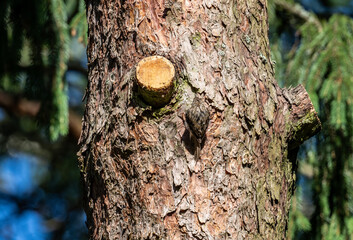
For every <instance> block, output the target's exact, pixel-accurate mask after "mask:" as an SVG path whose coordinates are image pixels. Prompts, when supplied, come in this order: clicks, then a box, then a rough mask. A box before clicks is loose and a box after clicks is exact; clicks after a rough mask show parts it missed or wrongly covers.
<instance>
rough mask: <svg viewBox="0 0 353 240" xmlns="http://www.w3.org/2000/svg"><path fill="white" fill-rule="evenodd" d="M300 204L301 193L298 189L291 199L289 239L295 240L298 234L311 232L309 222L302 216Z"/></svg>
mask: <svg viewBox="0 0 353 240" xmlns="http://www.w3.org/2000/svg"><path fill="white" fill-rule="evenodd" d="M300 202H302V191H301V189H300V188H298V189H297V191H296V192H295V194H294V196H293V198H292V204H291V211H290V214H289V227H288V237H289V238H290V239H295V238H296V234H297V233H298V232H308V231H310V230H311V224H310V221H309V219H308V218H307V217H306V216H305V215H304V214H303V212H302V210H301V206H300Z"/></svg>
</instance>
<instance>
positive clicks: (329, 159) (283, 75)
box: [270, 10, 353, 239]
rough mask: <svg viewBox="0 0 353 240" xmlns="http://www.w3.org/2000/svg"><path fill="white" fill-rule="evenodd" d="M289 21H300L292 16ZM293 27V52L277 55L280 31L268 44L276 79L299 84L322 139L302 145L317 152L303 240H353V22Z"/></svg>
mask: <svg viewBox="0 0 353 240" xmlns="http://www.w3.org/2000/svg"><path fill="white" fill-rule="evenodd" d="M289 11H290V10H289ZM308 14H309V13H308ZM278 16H279V15H278V14H277V15H276V17H278ZM292 17H293V18H296V17H298V16H297V15H296V13H294V12H293V16H292ZM299 17H301V16H299ZM277 22H278V19H277ZM296 23H297V24H296V25H292V26H291V27H292V28H295V29H296V33H297V34H298V33H299V34H300V39H296V41H295V44H294V45H293V46H292V49H291V51H289V52H285V51H283V48H282V49H281V44H282V43H281V41H280V37H278V36H280V35H281V31H282V33H283V31H285V30H283V29H282V30H281V29H280V28H278V27H277V28H276V29H275V30H273V31H274V32H276V35H274V36H275V37H274V38H272V42H273V46H275V47H274V48H273V49H274V50H275V51H274V54H273V56H274V58H275V59H276V61H277V62H280V64H277V69H276V73H277V74H276V77H277V78H278V80H279V81H280V82H282V83H283V84H284V85H297V84H299V83H301V84H303V85H304V86H305V88H306V89H307V91H308V92H309V95H310V98H311V100H312V102H313V104H314V107H315V109H316V111H317V112H318V113H319V117H320V119H321V121H322V124H323V130H322V131H321V133H320V134H319V135H318V136H316V137H315V140H314V141H311V143H309V144H306V148H307V149H309V150H310V153H312V152H315V157H312V156H311V157H310V156H309V155H307V156H306V158H307V159H308V158H310V159H309V160H307V161H308V162H309V163H310V164H311V165H312V167H313V169H314V171H313V177H312V179H311V181H312V191H313V199H312V200H313V202H314V204H315V206H316V208H315V212H314V213H313V214H312V215H311V219H310V222H311V231H310V233H308V234H305V239H353V168H352V165H353V162H352V159H353V148H352V146H353V117H352V116H353V101H352V99H353V67H352V66H353V20H352V19H351V18H350V17H348V16H344V15H338V14H335V15H332V16H331V17H330V18H329V19H327V20H326V19H321V21H320V24H321V26H322V28H318V26H317V23H316V24H313V22H312V21H304V23H303V24H298V22H296ZM270 26H271V23H270ZM275 26H278V23H276V25H275ZM278 46H279V47H278ZM278 72H279V73H280V74H278ZM293 216H296V218H294V217H293ZM298 216H300V214H299V213H297V210H296V211H292V213H291V220H292V222H291V223H290V224H289V225H294V227H292V229H290V232H289V234H290V235H292V237H293V238H294V235H295V233H296V232H298V229H300V226H301V223H299V222H298V219H300V217H298ZM304 222H305V221H304ZM302 226H303V225H302ZM304 226H305V225H304ZM293 231H294V232H293Z"/></svg>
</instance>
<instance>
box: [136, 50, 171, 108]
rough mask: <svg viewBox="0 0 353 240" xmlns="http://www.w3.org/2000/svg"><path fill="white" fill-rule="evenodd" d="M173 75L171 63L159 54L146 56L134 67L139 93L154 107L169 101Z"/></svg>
mask: <svg viewBox="0 0 353 240" xmlns="http://www.w3.org/2000/svg"><path fill="white" fill-rule="evenodd" d="M174 76H175V69H174V66H173V64H172V63H171V62H170V61H169V60H168V59H166V58H165V57H161V56H151V57H146V58H144V59H142V60H141V61H140V62H139V63H138V64H137V67H136V79H137V85H138V90H139V93H140V94H141V95H142V98H143V99H144V100H145V101H146V103H148V104H150V105H152V106H154V107H161V106H163V105H166V104H167V103H168V102H169V101H170V98H171V96H172V93H173V87H174V85H173V80H174Z"/></svg>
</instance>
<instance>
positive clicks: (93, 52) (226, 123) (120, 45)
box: [79, 0, 320, 239]
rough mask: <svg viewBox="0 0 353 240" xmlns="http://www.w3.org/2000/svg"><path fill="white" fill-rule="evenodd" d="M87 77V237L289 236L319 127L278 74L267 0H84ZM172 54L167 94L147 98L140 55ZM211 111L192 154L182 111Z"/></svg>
mask: <svg viewBox="0 0 353 240" xmlns="http://www.w3.org/2000/svg"><path fill="white" fill-rule="evenodd" d="M86 3H87V18H88V25H89V30H88V40H89V43H88V48H87V54H88V62H89V85H88V89H87V106H86V112H85V115H84V122H83V130H82V135H81V139H80V146H81V150H80V152H79V162H80V165H81V173H82V179H83V183H84V187H85V196H86V199H85V202H86V205H85V210H86V213H87V226H88V228H89V233H90V236H91V239H283V238H284V237H285V234H286V227H287V220H288V211H289V207H290V199H291V196H292V192H293V189H294V184H295V165H296V164H295V159H296V156H295V154H296V149H297V147H298V146H299V144H300V143H302V142H303V141H304V140H305V139H307V138H309V137H310V136H312V135H314V134H315V133H316V132H317V131H318V130H319V129H320V122H319V120H318V118H317V116H316V113H315V111H314V110H313V106H312V104H311V102H310V99H309V97H308V95H307V93H306V92H305V90H304V89H303V87H301V86H299V87H297V88H294V89H280V88H279V87H278V85H277V83H276V81H275V79H274V73H273V64H272V62H271V60H270V50H269V43H268V37H267V34H268V33H267V31H268V25H267V2H266V1H265V0H250V1H240V0H222V1H212V0H204V1H199V0H198V1H162V0H146V1H119V0H111V1H102V0H101V1H100V0H87V2H86ZM150 55H161V56H164V57H166V58H167V59H169V60H170V61H171V62H173V63H174V65H175V67H176V70H177V74H178V78H177V80H176V85H177V90H176V92H175V95H174V99H173V100H172V101H171V103H170V104H169V105H167V106H165V107H163V108H162V109H153V108H150V107H148V106H145V105H144V104H143V102H142V101H141V99H140V97H139V96H138V94H136V87H135V83H134V71H135V70H134V69H135V66H136V64H137V63H138V62H139V60H141V59H142V58H144V57H147V56H150ZM196 94H197V95H200V96H201V97H202V98H203V99H204V101H205V103H207V105H208V107H209V110H210V113H211V120H210V123H209V127H208V130H207V132H206V139H205V141H204V143H203V148H202V150H201V157H200V159H199V160H198V161H195V159H194V157H193V152H194V149H193V148H194V146H192V144H191V142H190V139H189V137H188V136H189V133H188V132H187V131H186V130H185V126H184V123H183V116H184V113H185V110H186V109H187V108H188V107H190V104H191V102H192V99H193V98H194V96H195V95H196Z"/></svg>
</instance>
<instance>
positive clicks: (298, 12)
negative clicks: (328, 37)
mask: <svg viewBox="0 0 353 240" xmlns="http://www.w3.org/2000/svg"><path fill="white" fill-rule="evenodd" d="M274 3H275V5H276V7H278V8H281V9H283V10H285V11H287V12H288V13H290V14H292V15H294V16H296V17H298V18H300V19H302V20H304V21H305V22H310V23H312V24H314V25H315V26H316V27H317V28H318V30H319V32H321V31H322V25H321V23H320V21H319V20H318V19H317V17H316V16H315V15H314V14H312V13H311V12H309V11H306V10H305V9H304V8H303V7H302V6H301V5H299V4H297V3H296V4H291V3H288V2H286V1H283V0H274Z"/></svg>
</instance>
